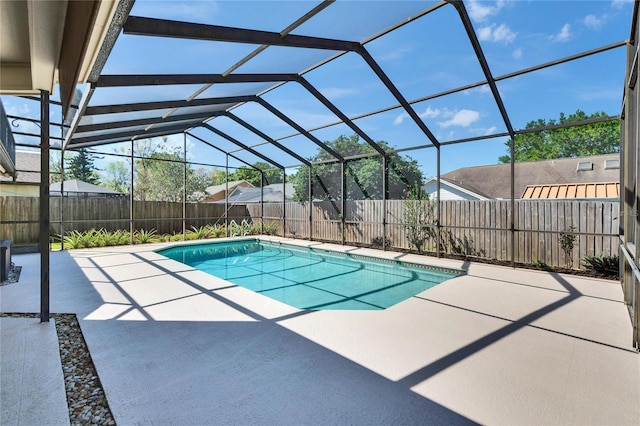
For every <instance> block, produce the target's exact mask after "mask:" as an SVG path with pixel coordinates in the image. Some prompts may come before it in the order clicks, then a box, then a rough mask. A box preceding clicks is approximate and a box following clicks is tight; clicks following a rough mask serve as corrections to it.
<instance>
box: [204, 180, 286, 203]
mask: <svg viewBox="0 0 640 426" xmlns="http://www.w3.org/2000/svg"><path fill="white" fill-rule="evenodd" d="M294 191H295V189H294V187H293V184H291V183H287V184H285V193H286V194H287V195H286V199H287V200H290V199H291V198H292V196H293V193H294ZM282 199H283V193H282V184H281V183H275V184H271V185H266V186H265V187H264V188H260V187H237V188H236V189H235V190H234V191H233V192H232V193H231V194H230V195H229V198H228V199H227V202H228V203H229V204H246V203H259V202H260V201H261V200H263V201H264V202H282ZM224 202H225V200H224V199H223V200H219V201H216V203H224Z"/></svg>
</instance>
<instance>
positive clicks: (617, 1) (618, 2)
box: [611, 0, 633, 9]
mask: <svg viewBox="0 0 640 426" xmlns="http://www.w3.org/2000/svg"><path fill="white" fill-rule="evenodd" d="M631 3H633V0H612V1H611V6H612V7H615V8H616V9H621V8H623V7H624V6H625V5H627V4H631Z"/></svg>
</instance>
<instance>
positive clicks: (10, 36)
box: [0, 0, 118, 95]
mask: <svg viewBox="0 0 640 426" xmlns="http://www.w3.org/2000/svg"><path fill="white" fill-rule="evenodd" d="M67 4H68V3H67V0H27V1H24V0H1V1H0V94H4V95H28V94H38V93H39V91H40V90H48V91H49V92H53V88H54V86H55V85H56V84H57V83H58V74H57V71H58V65H59V59H60V49H61V44H62V37H63V34H64V28H65V20H66V13H67ZM117 6H118V0H102V1H100V2H99V5H98V7H99V9H98V13H97V16H96V21H95V22H94V24H93V27H92V31H91V34H90V36H89V40H88V41H87V43H86V50H85V52H84V54H83V57H82V58H78V60H79V61H80V75H79V77H78V83H85V82H86V81H87V78H88V76H89V72H90V71H91V68H92V67H93V63H94V62H95V60H96V58H97V56H98V52H99V50H100V47H101V46H102V43H103V41H104V38H105V35H106V33H107V29H108V27H109V24H110V23H111V20H112V19H113V16H114V14H115V12H116V10H117Z"/></svg>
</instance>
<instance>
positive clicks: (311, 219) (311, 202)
mask: <svg viewBox="0 0 640 426" xmlns="http://www.w3.org/2000/svg"><path fill="white" fill-rule="evenodd" d="M312 167H313V166H311V165H309V241H313V179H312V177H311V173H312V171H311V168H312Z"/></svg>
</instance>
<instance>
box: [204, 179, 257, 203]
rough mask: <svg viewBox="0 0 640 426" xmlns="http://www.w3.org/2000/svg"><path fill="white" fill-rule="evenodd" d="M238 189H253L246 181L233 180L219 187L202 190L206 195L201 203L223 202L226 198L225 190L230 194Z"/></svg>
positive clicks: (214, 186)
mask: <svg viewBox="0 0 640 426" xmlns="http://www.w3.org/2000/svg"><path fill="white" fill-rule="evenodd" d="M238 187H253V185H252V184H251V183H249V182H247V181H246V180H234V181H230V182H228V183H223V184H221V185H213V186H208V187H207V188H206V189H205V190H204V191H205V192H206V193H207V197H206V198H205V199H204V200H203V202H205V203H206V202H214V201H219V200H224V199H225V198H226V196H227V188H229V194H231V193H232V192H233V191H234V190H235V189H236V188H238Z"/></svg>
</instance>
